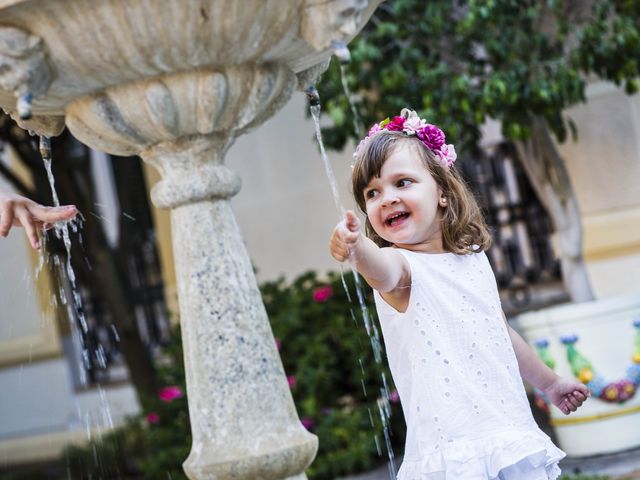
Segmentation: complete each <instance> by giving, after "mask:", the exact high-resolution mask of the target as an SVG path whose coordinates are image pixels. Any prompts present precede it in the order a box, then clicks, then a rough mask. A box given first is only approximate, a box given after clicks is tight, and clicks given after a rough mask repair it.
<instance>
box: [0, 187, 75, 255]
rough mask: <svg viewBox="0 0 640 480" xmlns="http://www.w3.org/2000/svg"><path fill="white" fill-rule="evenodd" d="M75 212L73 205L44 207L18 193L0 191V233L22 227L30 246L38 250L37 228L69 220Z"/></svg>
mask: <svg viewBox="0 0 640 480" xmlns="http://www.w3.org/2000/svg"><path fill="white" fill-rule="evenodd" d="M77 213H78V210H77V209H76V207H75V206H74V205H65V206H63V207H45V206H43V205H40V204H37V203H36V202H34V201H33V200H29V199H28V198H25V197H22V196H20V195H14V194H8V193H2V192H0V235H2V236H3V237H6V236H7V235H8V234H9V230H11V227H13V226H19V227H24V229H25V232H26V234H27V237H28V238H29V242H30V243H31V246H32V247H33V248H35V249H36V250H39V249H40V240H39V239H38V230H42V229H46V228H49V227H50V226H51V224H53V223H55V222H60V221H62V220H70V219H72V218H74V217H75V216H76V215H77Z"/></svg>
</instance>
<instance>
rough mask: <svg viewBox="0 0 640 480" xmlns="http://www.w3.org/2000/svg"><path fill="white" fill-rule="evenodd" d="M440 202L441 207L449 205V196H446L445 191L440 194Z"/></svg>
mask: <svg viewBox="0 0 640 480" xmlns="http://www.w3.org/2000/svg"><path fill="white" fill-rule="evenodd" d="M438 203H439V204H440V206H441V207H446V206H447V203H448V202H447V197H445V196H444V193H441V194H440V201H439V202H438Z"/></svg>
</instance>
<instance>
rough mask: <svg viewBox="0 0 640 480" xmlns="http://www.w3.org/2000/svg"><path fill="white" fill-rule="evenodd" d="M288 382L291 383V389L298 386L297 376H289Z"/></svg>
mask: <svg viewBox="0 0 640 480" xmlns="http://www.w3.org/2000/svg"><path fill="white" fill-rule="evenodd" d="M287 382H288V383H289V388H293V387H295V386H296V377H295V375H289V376H288V377H287Z"/></svg>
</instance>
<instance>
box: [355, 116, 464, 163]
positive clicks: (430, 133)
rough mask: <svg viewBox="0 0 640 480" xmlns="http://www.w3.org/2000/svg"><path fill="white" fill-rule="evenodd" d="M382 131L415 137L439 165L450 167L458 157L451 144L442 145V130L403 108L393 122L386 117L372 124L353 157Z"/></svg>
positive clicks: (443, 138) (443, 139)
mask: <svg viewBox="0 0 640 480" xmlns="http://www.w3.org/2000/svg"><path fill="white" fill-rule="evenodd" d="M383 130H389V131H393V132H404V133H406V134H407V135H408V136H410V137H412V136H414V135H415V136H416V137H418V138H419V139H420V141H421V142H422V143H423V144H424V146H425V147H427V148H428V149H429V150H431V151H432V152H433V153H435V154H436V156H437V157H438V158H439V159H440V163H442V165H443V166H445V167H451V165H453V163H454V162H455V161H456V158H457V157H458V155H457V154H456V149H455V147H454V146H453V145H451V144H449V145H447V144H446V143H444V141H445V137H444V132H443V131H442V130H440V129H439V128H438V127H436V126H435V125H431V124H430V123H427V121H426V120H423V119H421V118H420V117H419V116H418V114H417V113H416V112H415V111H414V110H409V109H408V108H403V109H402V111H401V112H400V116H399V117H393V120H390V119H389V118H388V117H387V118H386V119H384V120H383V121H381V122H380V123H376V124H374V125H373V127H371V129H370V130H369V133H368V134H367V136H366V137H364V138H363V139H362V140H361V141H360V143H359V144H358V146H357V147H356V151H355V153H354V154H353V156H354V157H357V156H358V153H360V150H362V146H363V145H364V144H365V142H366V141H367V139H368V138H369V137H372V136H373V135H375V134H376V133H378V132H381V131H383Z"/></svg>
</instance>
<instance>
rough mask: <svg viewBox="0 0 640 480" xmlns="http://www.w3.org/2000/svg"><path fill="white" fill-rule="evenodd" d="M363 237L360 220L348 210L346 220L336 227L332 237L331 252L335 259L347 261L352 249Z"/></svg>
mask: <svg viewBox="0 0 640 480" xmlns="http://www.w3.org/2000/svg"><path fill="white" fill-rule="evenodd" d="M361 235H362V233H361V232H360V220H359V219H358V217H357V216H356V214H355V213H353V212H352V211H351V210H347V212H346V213H345V216H344V220H342V221H341V222H340V223H338V225H336V228H334V229H333V234H332V235H331V241H330V243H329V250H330V251H331V255H332V256H333V258H335V259H336V260H338V261H339V262H344V261H345V260H347V259H348V258H349V254H350V252H351V249H352V248H353V247H355V246H356V244H357V243H358V241H359V240H360V237H361Z"/></svg>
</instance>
